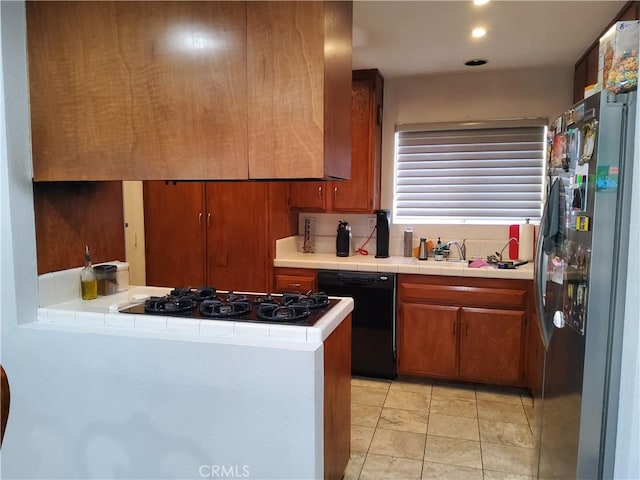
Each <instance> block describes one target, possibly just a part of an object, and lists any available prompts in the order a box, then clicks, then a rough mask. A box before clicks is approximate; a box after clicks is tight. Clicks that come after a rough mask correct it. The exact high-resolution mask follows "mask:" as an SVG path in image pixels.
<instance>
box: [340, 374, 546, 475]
mask: <svg viewBox="0 0 640 480" xmlns="http://www.w3.org/2000/svg"><path fill="white" fill-rule="evenodd" d="M351 392H352V398H351V459H350V461H349V465H348V467H347V471H346V472H345V476H344V480H369V479H373V480H387V479H389V480H392V479H399V480H413V479H416V480H422V479H425V480H426V479H441V480H467V479H469V480H476V479H478V480H483V479H484V480H506V479H509V480H528V479H533V478H534V477H535V474H536V471H535V470H536V461H537V455H536V450H535V447H536V445H535V435H534V430H535V425H534V415H535V409H534V407H533V399H532V398H531V397H530V396H529V395H528V394H527V393H525V392H524V391H518V390H516V389H508V388H504V389H500V388H489V387H486V388H485V387H480V386H478V387H473V386H468V385H457V384H448V383H444V382H433V383H431V382H428V381H423V382H421V381H416V380H408V379H400V380H394V381H388V380H375V379H365V378H354V379H353V380H352V382H351Z"/></svg>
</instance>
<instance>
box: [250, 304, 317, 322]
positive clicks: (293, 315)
mask: <svg viewBox="0 0 640 480" xmlns="http://www.w3.org/2000/svg"><path fill="white" fill-rule="evenodd" d="M309 315H311V311H310V310H309V308H308V307H307V306H306V305H302V304H291V305H280V304H277V303H262V304H261V305H260V306H259V307H258V318H261V319H262V320H268V321H271V322H281V323H296V322H300V321H301V320H304V319H306V318H307V317H309Z"/></svg>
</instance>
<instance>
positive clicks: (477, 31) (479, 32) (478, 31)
mask: <svg viewBox="0 0 640 480" xmlns="http://www.w3.org/2000/svg"><path fill="white" fill-rule="evenodd" d="M486 34H487V31H486V30H485V29H484V28H482V27H476V28H474V29H473V30H471V36H472V37H473V38H482V37H484V36H485V35H486Z"/></svg>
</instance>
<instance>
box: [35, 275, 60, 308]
mask: <svg viewBox="0 0 640 480" xmlns="http://www.w3.org/2000/svg"><path fill="white" fill-rule="evenodd" d="M56 303H57V301H56V276H55V274H54V273H45V274H44V275H40V276H38V306H40V307H48V306H49V305H55V304H56Z"/></svg>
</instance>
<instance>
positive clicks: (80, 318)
mask: <svg viewBox="0 0 640 480" xmlns="http://www.w3.org/2000/svg"><path fill="white" fill-rule="evenodd" d="M41 287H42V285H41ZM170 290H171V289H170V288H163V287H131V288H129V290H127V291H124V292H119V293H116V294H114V295H109V296H103V297H98V298H97V299H95V300H82V299H80V298H75V299H73V300H69V301H66V302H62V303H56V304H51V305H46V306H41V307H40V308H38V321H37V322H36V323H35V324H34V323H31V324H27V325H25V327H27V328H61V329H63V330H74V331H79V332H90V333H103V334H119V335H132V336H151V337H153V338H158V337H166V338H169V339H173V340H187V341H189V340H190V341H204V342H211V343H228V344H236V345H247V346H258V347H261V346H264V347H278V348H303V349H308V348H310V349H315V348H317V347H318V346H320V345H321V344H322V342H323V341H324V340H325V339H326V338H327V337H328V336H329V334H331V332H332V331H333V330H334V329H335V328H336V327H337V326H338V325H339V324H340V323H341V322H342V320H344V319H345V318H346V316H347V315H348V314H349V313H350V312H351V311H352V310H353V299H352V298H342V299H340V301H339V302H338V303H337V304H336V305H334V306H333V307H332V308H331V309H330V310H329V311H327V313H326V314H325V315H324V316H323V317H322V318H321V319H320V320H319V321H317V322H316V323H315V324H314V325H313V326H312V327H304V326H296V325H276V324H269V323H249V322H235V321H229V320H214V319H199V318H185V317H174V316H166V317H165V316H161V315H135V314H127V313H120V312H119V310H121V309H122V308H126V307H128V306H131V305H134V304H138V303H142V302H143V301H144V300H145V299H146V298H148V297H149V296H151V295H157V296H161V295H165V294H167V293H169V291H170ZM41 293H42V296H41V298H42V297H44V298H46V297H47V293H46V292H41ZM237 293H243V292H237ZM41 305H42V303H41Z"/></svg>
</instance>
